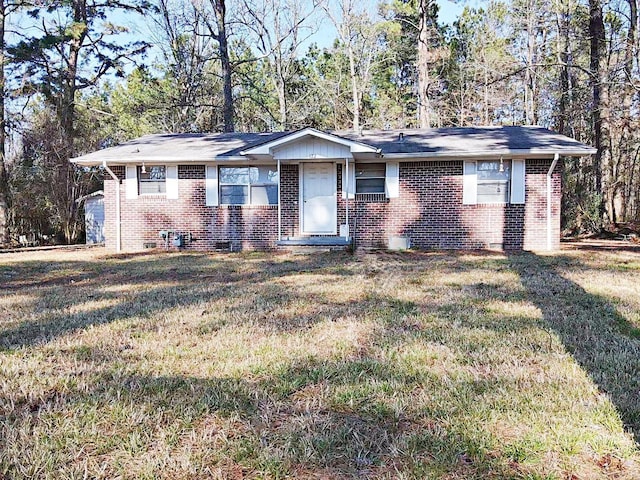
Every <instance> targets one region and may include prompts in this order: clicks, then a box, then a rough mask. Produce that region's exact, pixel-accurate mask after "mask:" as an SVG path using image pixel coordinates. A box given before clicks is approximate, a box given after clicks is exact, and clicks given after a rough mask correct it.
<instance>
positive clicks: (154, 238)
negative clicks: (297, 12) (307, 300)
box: [104, 165, 278, 251]
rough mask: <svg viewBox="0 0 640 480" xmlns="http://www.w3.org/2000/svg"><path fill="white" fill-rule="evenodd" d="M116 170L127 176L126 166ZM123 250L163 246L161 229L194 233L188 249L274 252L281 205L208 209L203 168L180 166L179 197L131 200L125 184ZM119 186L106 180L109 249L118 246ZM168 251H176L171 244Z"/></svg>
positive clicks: (106, 233)
mask: <svg viewBox="0 0 640 480" xmlns="http://www.w3.org/2000/svg"><path fill="white" fill-rule="evenodd" d="M112 170H113V172H114V173H115V174H116V175H117V176H118V177H119V178H120V179H123V178H124V168H123V167H113V168H112ZM119 187H120V201H121V222H122V223H121V225H122V226H121V229H122V250H123V251H136V250H142V249H143V248H144V246H145V244H149V243H155V244H156V245H157V246H158V247H164V246H165V241H164V240H163V239H162V238H160V236H159V232H160V231H161V230H164V231H171V232H179V233H183V234H190V236H191V238H192V240H191V241H190V242H187V243H186V244H185V246H184V247H185V248H186V249H193V250H213V249H216V248H231V249H233V250H254V249H258V250H260V249H269V248H274V247H275V242H276V240H277V224H278V209H277V207H276V206H251V207H249V206H219V207H208V206H206V205H205V167H204V165H180V166H179V167H178V199H171V200H170V199H167V198H166V197H165V196H164V195H142V196H139V197H138V198H134V199H127V198H126V193H125V186H124V182H121V183H120V185H119ZM115 188H116V182H115V181H113V180H110V179H105V182H104V193H105V237H106V246H107V248H111V249H115V248H116V211H115ZM169 248H170V249H174V248H175V247H173V246H172V242H171V241H170V242H169Z"/></svg>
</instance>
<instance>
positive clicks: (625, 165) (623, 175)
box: [612, 0, 638, 222]
mask: <svg viewBox="0 0 640 480" xmlns="http://www.w3.org/2000/svg"><path fill="white" fill-rule="evenodd" d="M627 3H628V4H629V29H628V30H627V39H626V45H625V58H624V74H625V78H624V82H625V84H624V93H623V100H622V125H621V130H622V131H621V142H620V144H621V148H620V168H619V171H618V175H619V178H618V179H617V180H618V182H616V185H617V187H616V188H615V189H614V191H613V192H612V197H613V202H615V201H616V199H617V197H618V195H620V196H621V198H620V211H619V212H618V213H619V215H620V220H621V221H623V222H624V221H628V220H630V218H628V214H627V206H628V200H629V197H628V196H627V195H626V192H627V191H628V190H629V188H627V185H631V184H633V182H634V180H635V179H634V177H633V175H632V172H631V165H632V164H633V163H632V156H633V131H632V126H631V119H632V117H633V115H634V113H633V97H634V95H635V88H634V85H633V81H634V78H633V75H634V71H633V67H634V59H635V58H636V51H637V48H636V33H637V29H638V4H637V0H627ZM614 221H616V220H615V219H614Z"/></svg>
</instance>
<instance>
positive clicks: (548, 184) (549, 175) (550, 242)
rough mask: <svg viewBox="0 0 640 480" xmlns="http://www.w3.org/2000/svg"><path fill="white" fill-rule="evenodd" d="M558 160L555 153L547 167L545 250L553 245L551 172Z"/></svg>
mask: <svg viewBox="0 0 640 480" xmlns="http://www.w3.org/2000/svg"><path fill="white" fill-rule="evenodd" d="M558 160H560V154H559V153H556V154H555V155H554V156H553V162H552V163H551V166H550V167H549V171H548V172H547V250H551V245H552V243H553V238H552V233H551V229H552V227H553V222H552V220H551V189H552V188H553V177H552V175H553V171H554V170H555V168H556V165H557V164H558Z"/></svg>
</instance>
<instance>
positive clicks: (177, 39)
mask: <svg viewBox="0 0 640 480" xmlns="http://www.w3.org/2000/svg"><path fill="white" fill-rule="evenodd" d="M0 3H1V7H0V41H1V42H2V45H0V65H2V68H0V88H1V89H2V92H3V95H2V99H3V100H2V101H3V105H2V106H1V108H0V111H1V112H2V114H1V115H2V116H1V117H0V123H1V124H2V128H1V129H0V135H1V137H0V243H3V244H8V243H9V242H10V240H11V235H13V237H14V238H15V236H16V235H17V234H20V233H27V232H39V233H49V234H55V235H58V236H59V237H60V238H61V239H64V240H65V241H68V242H70V241H75V240H76V239H78V237H79V236H80V235H81V231H82V227H81V222H80V220H81V215H80V214H79V212H78V206H77V203H76V202H75V199H76V198H78V197H79V196H81V195H82V194H84V193H86V192H88V191H89V190H90V189H93V188H96V186H97V185H98V176H97V172H94V171H88V170H86V169H76V168H73V167H71V166H70V165H69V163H68V159H69V158H70V157H71V156H73V155H76V154H80V153H83V152H86V151H90V150H93V149H96V148H100V147H105V146H109V145H112V144H115V143H117V142H120V141H123V140H127V139H129V138H133V137H136V136H139V135H142V134H146V133H155V132H211V131H227V132H230V131H235V130H238V131H265V130H289V129H295V128H299V127H303V126H314V127H317V128H320V129H326V130H342V129H355V130H356V131H358V130H361V129H372V128H380V129H385V128H411V127H421V128H429V127H440V126H465V125H503V124H507V125H510V124H541V125H543V126H546V127H549V128H552V129H554V130H557V131H560V132H561V133H564V134H567V135H570V136H572V137H575V138H577V139H578V140H581V141H584V142H587V143H590V144H592V145H594V146H595V147H597V149H598V153H597V155H595V156H593V158H585V159H581V160H579V161H570V162H566V164H565V184H566V185H567V188H566V195H565V205H564V207H565V208H564V213H565V221H564V226H565V227H566V228H567V229H568V230H571V231H574V232H580V231H597V230H599V229H601V228H603V227H604V226H606V225H607V224H609V223H620V222H637V221H639V220H640V171H639V170H640V165H639V162H638V155H639V152H640V138H639V135H638V133H636V132H638V115H639V112H640V110H639V107H640V105H639V100H640V99H639V88H640V81H639V70H638V42H639V40H638V34H637V24H638V9H637V0H618V1H616V2H614V1H607V0H553V2H552V3H551V4H550V3H549V2H547V1H543V0H488V1H487V2H485V3H484V4H483V6H482V8H471V7H466V8H464V10H463V11H462V13H461V15H460V16H459V18H458V19H457V20H456V22H455V23H454V24H453V25H450V26H444V25H442V24H439V23H438V7H437V4H436V3H435V1H434V0H380V2H379V4H378V5H377V6H376V7H375V8H372V7H371V6H367V4H368V3H369V2H359V1H356V0H155V1H150V0H149V1H147V0H121V1H106V0H56V1H49V2H41V1H37V0H33V1H19V0H15V1H5V0H2V1H1V2H0ZM134 17H135V22H130V23H136V24H138V25H141V27H140V28H139V29H138V31H137V32H128V31H127V30H128V29H127V28H126V26H125V25H122V23H126V22H122V21H120V22H116V20H115V19H122V18H134ZM327 36H332V39H333V42H332V43H329V42H324V43H323V44H324V45H329V46H323V47H319V46H318V44H317V43H314V42H315V41H317V39H318V38H319V37H323V38H324V37H327ZM132 39H133V40H132ZM137 39H138V40H137ZM10 232H11V235H10Z"/></svg>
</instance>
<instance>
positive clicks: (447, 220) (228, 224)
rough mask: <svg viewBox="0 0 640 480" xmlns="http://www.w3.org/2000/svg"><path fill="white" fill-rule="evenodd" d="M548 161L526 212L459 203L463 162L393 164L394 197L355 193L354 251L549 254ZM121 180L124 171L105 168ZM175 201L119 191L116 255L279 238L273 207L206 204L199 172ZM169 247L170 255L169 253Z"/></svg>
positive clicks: (531, 174) (289, 173) (285, 218)
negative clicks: (185, 239) (406, 245)
mask: <svg viewBox="0 0 640 480" xmlns="http://www.w3.org/2000/svg"><path fill="white" fill-rule="evenodd" d="M550 164H551V160H533V161H527V165H526V180H525V183H526V202H527V203H526V204H525V205H463V204H462V183H463V180H462V162H461V161H454V162H407V163H401V164H400V197H399V198H392V199H387V198H386V197H385V196H384V195H357V198H356V199H355V200H353V199H352V200H350V201H349V209H350V213H349V220H350V221H349V223H350V229H351V234H352V235H353V236H354V237H355V240H356V245H357V246H358V247H365V248H367V247H385V246H386V245H387V242H388V238H389V236H392V235H401V236H408V237H409V238H410V239H411V243H412V245H414V246H416V247H420V248H492V247H493V248H504V249H522V248H524V249H527V250H543V249H546V246H547V232H546V173H547V170H548V169H549V166H550ZM112 170H113V171H114V173H116V175H117V176H118V177H119V178H121V179H122V178H124V168H123V167H113V168H112ZM337 172H338V175H337V190H338V225H337V226H338V229H339V226H340V224H342V223H344V222H345V214H346V212H345V210H346V209H345V204H346V200H345V199H343V198H342V169H341V166H340V165H338V169H337ZM560 179H561V177H560V169H559V168H556V171H555V173H554V175H553V197H552V198H553V202H552V212H553V234H552V241H553V248H554V249H555V248H558V247H559V240H560V199H561V198H560V197H561V180H560ZM104 183H105V184H104V190H105V220H106V225H105V233H106V242H107V247H108V248H112V249H115V238H116V235H115V218H116V216H115V182H114V181H113V180H110V179H109V178H108V177H107V179H105V182H104ZM298 183H299V169H298V166H297V165H282V170H281V198H282V217H281V218H282V236H283V237H287V236H298V235H299V206H298V202H299V185H298ZM178 190H179V198H178V199H175V200H169V199H167V198H165V197H164V196H162V195H158V196H155V195H145V196H141V197H138V198H136V199H127V198H126V194H125V188H124V183H121V184H120V195H121V202H122V208H121V211H122V248H123V250H125V251H128V250H140V249H142V248H143V246H144V244H145V243H151V242H155V243H156V244H157V246H159V247H163V246H164V241H163V240H162V239H161V238H160V237H159V236H158V232H159V231H160V230H171V231H178V232H182V233H190V234H191V235H192V237H193V241H192V242H191V243H189V244H187V245H186V246H185V248H188V249H197V250H209V249H213V248H219V247H223V246H226V244H227V242H230V245H231V247H232V248H233V249H266V248H273V247H275V243H276V240H277V224H278V217H277V213H278V211H277V207H275V206H260V207H246V206H243V207H239V206H233V207H227V206H224V207H207V206H205V168H204V166H202V165H181V166H179V168H178ZM170 248H173V247H170Z"/></svg>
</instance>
